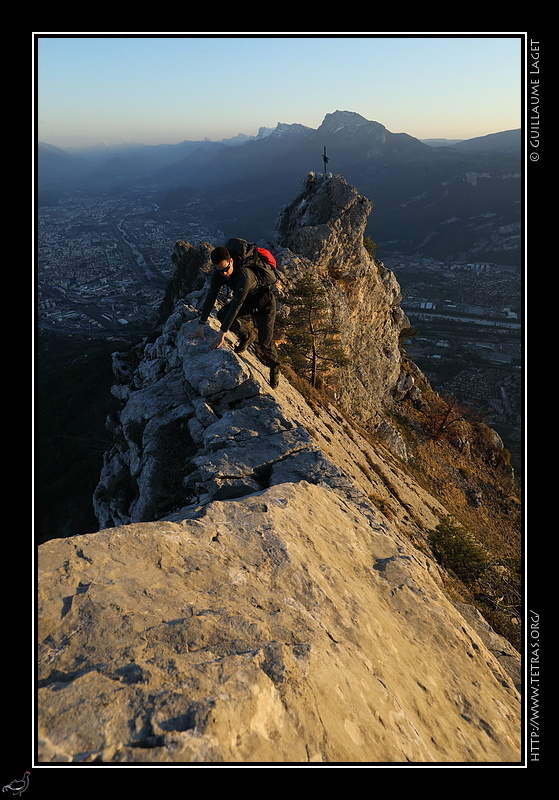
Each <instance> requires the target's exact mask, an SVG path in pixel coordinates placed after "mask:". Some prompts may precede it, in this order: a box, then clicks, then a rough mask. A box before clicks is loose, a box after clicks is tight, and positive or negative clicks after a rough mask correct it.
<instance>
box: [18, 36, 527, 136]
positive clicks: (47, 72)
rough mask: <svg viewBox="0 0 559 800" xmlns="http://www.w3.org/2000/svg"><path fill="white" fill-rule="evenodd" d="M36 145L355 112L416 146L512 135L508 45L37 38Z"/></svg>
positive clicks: (252, 128)
mask: <svg viewBox="0 0 559 800" xmlns="http://www.w3.org/2000/svg"><path fill="white" fill-rule="evenodd" d="M33 36H34V40H35V41H36V42H37V48H36V54H35V55H34V60H35V71H36V76H37V77H36V82H35V85H34V93H35V106H36V112H35V114H36V124H37V133H38V138H39V140H40V141H46V142H49V143H50V144H53V145H56V146H58V147H78V146H89V145H94V144H97V143H99V142H102V141H103V142H107V143H108V144H120V143H122V142H138V143H142V144H161V143H176V142H180V141H183V140H185V139H194V140H195V139H204V138H209V139H215V140H219V139H222V138H228V137H230V136H235V135H236V134H237V133H239V132H241V133H246V134H249V135H254V134H256V133H257V131H258V128H259V127H261V126H265V127H275V126H276V124H277V123H278V122H285V123H301V124H303V125H308V126H309V127H311V128H318V126H319V125H320V124H321V122H322V120H323V119H324V117H325V116H326V114H329V113H332V112H333V111H336V110H344V111H355V112H357V113H358V114H361V115H362V116H363V117H365V118H366V119H369V120H375V121H376V122H380V123H381V124H382V125H384V126H385V127H386V128H388V130H390V131H392V132H394V133H399V132H405V133H408V134H410V135H411V136H415V137H417V138H419V139H424V138H434V137H443V138H448V139H454V138H458V139H465V138H471V137H473V136H483V135H485V134H488V133H495V132H497V131H501V130H509V129H511V128H519V127H520V125H521V89H522V78H523V76H522V48H523V42H522V38H521V36H522V32H520V33H517V34H511V33H509V34H480V33H474V34H464V33H457V34H417V33H415V34H380V35H379V34H371V35H369V34H363V33H359V34H357V35H351V34H347V33H342V34H330V33H326V34H324V33H323V34H321V33H318V34H305V33H303V34H293V33H288V34H272V35H270V34H265V35H259V34H238V35H237V34H232V35H231V34H228V35H223V36H222V35H217V36H215V35H213V36H207V35H205V34H180V35H177V34H171V35H166V34H161V33H154V34H125V35H122V34H107V33H101V34H96V33H93V34H91V33H82V34H80V33H78V34H50V33H47V34H41V33H34V34H33Z"/></svg>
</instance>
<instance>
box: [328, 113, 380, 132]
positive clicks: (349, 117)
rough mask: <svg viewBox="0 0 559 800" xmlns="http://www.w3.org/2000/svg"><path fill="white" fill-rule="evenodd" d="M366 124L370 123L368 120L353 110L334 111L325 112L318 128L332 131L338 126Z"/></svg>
mask: <svg viewBox="0 0 559 800" xmlns="http://www.w3.org/2000/svg"><path fill="white" fill-rule="evenodd" d="M367 124H370V120H368V119H365V117H362V116H361V114H357V113H356V112H355V111H334V112H333V113H332V114H326V116H325V117H324V120H323V121H322V125H321V126H320V128H319V130H321V131H329V132H333V131H336V130H338V129H339V128H344V127H356V126H358V125H367Z"/></svg>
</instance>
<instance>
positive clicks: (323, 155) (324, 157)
mask: <svg viewBox="0 0 559 800" xmlns="http://www.w3.org/2000/svg"><path fill="white" fill-rule="evenodd" d="M322 160H323V161H324V174H325V175H326V164H327V163H328V162H329V161H330V159H329V158H328V156H327V155H326V146H325V147H324V153H323V154H322Z"/></svg>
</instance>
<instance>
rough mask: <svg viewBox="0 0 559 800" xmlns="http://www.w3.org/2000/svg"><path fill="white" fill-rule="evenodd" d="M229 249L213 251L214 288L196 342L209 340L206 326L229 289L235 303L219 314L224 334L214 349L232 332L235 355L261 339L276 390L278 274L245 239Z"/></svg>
mask: <svg viewBox="0 0 559 800" xmlns="http://www.w3.org/2000/svg"><path fill="white" fill-rule="evenodd" d="M239 243H240V244H239ZM227 245H228V247H229V248H230V249H228V247H216V248H215V249H214V250H212V253H211V261H212V264H213V265H214V270H213V273H212V276H211V279H210V288H209V291H208V294H207V295H206V298H205V300H204V302H203V304H202V307H201V309H200V324H199V325H198V329H197V331H196V332H195V333H194V334H193V336H192V338H201V339H204V338H205V336H204V325H205V323H206V321H207V319H208V317H209V315H210V312H211V310H212V308H213V306H214V303H215V301H216V300H217V296H218V294H219V292H220V290H221V288H222V287H223V286H224V285H226V286H227V287H228V288H230V289H232V290H233V299H232V300H230V301H229V302H228V303H226V304H225V305H224V306H223V307H222V308H220V309H219V311H218V312H217V318H218V320H219V321H220V322H221V330H220V332H219V333H218V334H217V336H216V337H215V339H214V340H213V341H212V343H211V344H210V349H211V350H215V349H216V348H218V347H222V346H223V344H224V341H225V334H226V333H227V331H229V330H231V331H233V333H235V334H237V336H238V337H239V343H238V344H237V346H236V347H235V353H244V351H245V350H246V349H247V348H248V347H249V346H250V345H251V344H252V343H253V342H254V341H255V340H256V338H257V337H258V344H259V346H260V351H261V354H262V359H263V361H264V363H265V364H266V366H268V367H270V385H271V386H272V388H276V386H277V385H278V382H279V374H280V362H279V357H278V352H277V349H276V345H275V342H274V325H275V320H276V298H275V295H274V294H273V292H272V289H271V286H272V284H273V283H275V280H276V276H275V272H274V270H273V269H272V267H268V266H267V265H266V264H265V262H263V261H262V259H261V258H260V257H259V256H258V253H257V250H256V248H255V247H253V246H252V245H249V244H248V242H245V241H244V240H243V239H235V240H233V239H230V240H229V241H228V242H227ZM251 323H252V324H251ZM253 325H254V326H255V327H256V331H257V332H256V331H255V330H254V327H253Z"/></svg>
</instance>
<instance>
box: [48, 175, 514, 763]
mask: <svg viewBox="0 0 559 800" xmlns="http://www.w3.org/2000/svg"><path fill="white" fill-rule="evenodd" d="M311 179H312V185H310V186H307V187H306V188H305V189H304V192H303V196H302V197H301V198H298V200H297V201H296V204H295V206H297V207H298V208H299V212H297V213H295V211H294V208H291V209H285V210H284V212H283V214H282V216H281V218H280V225H279V231H280V241H281V245H282V248H281V249H280V250H279V251H278V255H279V257H278V261H279V264H280V275H281V282H282V286H283V288H282V291H285V287H286V286H289V284H290V282H292V281H293V280H295V279H296V276H297V275H298V274H300V273H301V271H304V270H305V269H307V268H308V266H309V265H312V264H314V265H315V268H316V270H317V272H318V273H319V274H320V276H321V279H322V280H323V282H324V283H325V284H327V285H328V287H329V297H330V302H331V308H332V314H333V315H337V319H338V321H339V322H343V323H344V324H343V325H341V326H340V329H341V330H343V333H342V337H344V336H345V337H346V338H345V340H344V341H345V345H346V347H348V348H352V352H354V360H353V363H352V365H351V366H350V367H343V369H342V370H340V372H339V373H335V374H333V378H332V383H333V386H335V392H333V396H331V398H330V400H326V399H325V398H324V397H323V398H321V401H320V402H317V401H316V398H314V397H313V395H312V393H305V396H304V395H303V394H302V393H301V392H300V391H298V389H297V388H295V386H294V385H293V382H290V381H288V380H287V379H286V377H285V376H283V377H282V379H281V381H280V385H279V387H277V388H276V389H271V388H270V386H269V384H268V375H267V370H266V369H265V368H264V367H263V366H262V364H261V362H260V361H259V359H258V357H257V353H255V352H251V351H248V352H245V353H243V354H242V355H237V354H235V353H234V352H233V350H232V347H231V345H233V344H234V337H232V336H231V335H228V339H227V341H228V345H229V346H228V347H226V348H224V349H220V350H214V351H210V350H209V349H208V342H207V340H205V341H201V340H197V339H192V338H190V337H191V334H192V333H193V332H194V329H195V327H196V325H197V314H196V305H197V303H198V302H199V299H200V296H201V294H202V293H203V286H204V282H205V279H206V274H207V269H208V252H209V246H208V245H206V244H204V245H201V246H200V247H199V248H194V247H192V246H191V245H187V244H185V243H181V244H179V245H177V249H176V251H175V258H176V259H177V262H178V264H179V265H180V268H177V276H176V280H175V282H174V283H173V286H172V288H171V290H170V292H169V293H168V295H167V297H166V299H165V303H164V306H165V308H164V309H163V310H162V315H161V322H160V326H159V328H158V330H157V331H156V332H154V335H153V336H152V337H150V340H149V341H145V342H143V343H142V344H141V345H138V346H137V347H136V348H134V349H133V350H132V351H131V352H130V353H128V354H126V355H115V361H114V365H115V374H116V377H117V383H116V385H115V387H114V393H115V396H117V397H118V398H119V400H120V401H121V408H120V410H119V411H118V413H117V414H115V415H114V416H113V417H112V419H111V420H110V429H111V431H112V436H113V441H114V444H113V447H112V448H111V450H110V451H109V452H108V453H107V455H106V459H105V464H104V468H103V472H102V475H101V477H100V481H99V486H98V488H97V491H96V493H95V507H96V511H97V515H98V519H99V525H100V528H101V530H99V531H98V532H96V533H91V534H88V535H85V536H76V537H70V538H68V539H63V540H53V541H50V542H47V543H46V544H44V545H42V546H41V547H40V548H39V609H38V619H39V663H40V674H39V679H40V680H39V700H38V709H39V715H38V725H39V743H40V744H39V761H41V762H86V763H146V762H149V763H169V762H170V763H194V762H199V763H202V762H210V763H224V762H230V763H234V762H235V763H239V762H246V763H271V764H279V763H287V764H289V763H305V762H324V763H348V762H351V763H400V762H401V763H409V762H414V763H432V764H434V763H450V762H463V763H472V762H483V763H495V762H496V763H512V762H518V761H519V760H520V750H519V740H520V696H519V692H518V688H519V687H518V656H517V653H516V652H515V651H514V649H513V648H511V647H510V646H509V645H508V644H507V643H506V642H504V640H502V639H501V638H500V637H498V636H497V635H496V634H495V633H494V632H493V631H489V633H490V635H488V631H487V630H486V629H484V624H483V623H482V621H480V620H479V619H478V618H477V617H476V614H475V612H473V613H470V611H471V609H470V606H468V605H462V606H461V605H460V604H459V603H457V602H456V601H451V599H450V598H449V596H448V593H447V591H446V578H445V575H444V573H443V571H442V570H441V568H440V567H439V565H438V564H437V563H436V562H435V560H434V559H433V557H432V554H431V552H430V550H429V548H428V547H427V546H426V533H427V532H428V531H429V530H431V529H433V528H434V527H435V526H436V525H437V524H438V522H439V520H440V519H442V518H443V517H445V516H446V515H447V514H448V508H447V507H446V506H445V504H444V502H443V499H442V498H441V497H440V496H438V495H437V493H436V492H432V491H430V490H429V489H427V488H425V486H423V485H421V484H420V483H419V482H418V481H417V480H416V479H415V478H414V477H413V475H412V473H411V471H410V470H409V468H408V467H407V465H406V459H405V452H404V451H405V445H404V444H403V442H402V441H401V439H399V438H398V436H397V434H396V432H395V430H394V429H393V428H392V426H391V423H390V420H389V418H388V417H387V415H386V414H385V413H384V412H383V407H384V406H385V405H386V404H387V403H389V402H390V401H391V398H392V399H394V398H398V397H400V398H401V397H403V396H406V395H407V394H409V393H410V392H411V390H412V389H413V388H414V387H415V388H417V384H418V382H419V378H420V376H419V375H418V374H414V372H413V370H412V369H410V367H409V365H406V363H405V361H404V360H403V359H402V356H401V354H400V351H399V348H398V335H399V331H400V330H401V328H402V326H403V325H404V324H405V318H404V317H403V315H402V314H401V312H400V311H399V299H398V298H399V291H398V287H397V283H396V281H395V279H394V277H393V276H392V274H391V273H389V272H388V271H387V270H385V269H384V268H383V267H382V265H379V264H378V263H377V262H375V261H374V260H373V259H371V258H370V256H369V255H368V254H367V252H366V251H365V250H364V248H363V247H362V244H361V242H362V235H363V229H364V227H363V226H364V222H365V221H366V216H367V214H368V213H369V211H370V204H368V201H366V200H365V199H364V198H363V199H360V198H359V197H358V196H357V195H356V193H355V192H354V190H352V189H351V188H350V187H347V185H345V182H343V181H341V180H340V179H333V178H330V177H324V178H322V177H321V176H311V178H309V180H311ZM315 181H316V185H315V184H314V182H315ZM328 209H330V213H328ZM352 233H353V236H352ZM292 247H297V248H299V250H300V251H302V252H297V253H296V252H295V251H294V250H292V249H291V248H292ZM348 253H349V254H350V255H349V257H348V258H346V257H345V255H346V254H348ZM314 259H318V260H319V261H318V262H315V261H314ZM359 304H361V305H359ZM210 327H214V328H216V329H217V323H216V322H215V321H214V320H213V319H210ZM371 336H374V337H376V338H375V341H374V344H373V343H372V342H371ZM367 337H368V342H369V346H368V348H367V346H366V340H367ZM362 339H363V340H365V341H364V343H363V347H362V348H361V349H360V347H359V341H360V340H362ZM390 432H391V433H392V434H393V435H390ZM402 456H404V457H402ZM485 628H487V626H485ZM496 643H498V644H497V646H496ZM503 653H504V654H505V655H506V657H503V655H502V654H503Z"/></svg>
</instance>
